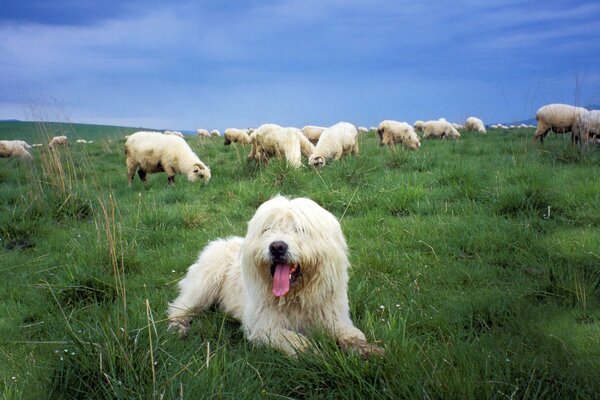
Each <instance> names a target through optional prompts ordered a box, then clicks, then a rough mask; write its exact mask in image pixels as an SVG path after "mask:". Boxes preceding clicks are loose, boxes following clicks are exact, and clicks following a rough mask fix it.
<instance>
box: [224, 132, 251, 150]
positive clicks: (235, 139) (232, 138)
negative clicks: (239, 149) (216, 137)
mask: <svg viewBox="0 0 600 400" xmlns="http://www.w3.org/2000/svg"><path fill="white" fill-rule="evenodd" d="M223 137H224V138H225V146H228V145H230V144H231V143H243V144H250V135H249V134H248V131H246V130H244V129H237V128H227V129H225V133H224V134H223Z"/></svg>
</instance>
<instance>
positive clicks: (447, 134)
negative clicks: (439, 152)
mask: <svg viewBox="0 0 600 400" xmlns="http://www.w3.org/2000/svg"><path fill="white" fill-rule="evenodd" d="M420 126H421V130H422V132H423V139H436V138H439V139H446V138H449V139H458V138H460V133H458V131H457V130H456V129H455V128H454V127H453V126H452V125H450V123H448V122H442V121H427V122H423V123H422V124H420Z"/></svg>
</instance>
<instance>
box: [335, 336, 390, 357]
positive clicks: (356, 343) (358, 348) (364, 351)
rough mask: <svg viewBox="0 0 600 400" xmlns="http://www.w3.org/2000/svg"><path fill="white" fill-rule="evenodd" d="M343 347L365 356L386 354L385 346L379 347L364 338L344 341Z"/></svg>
mask: <svg viewBox="0 0 600 400" xmlns="http://www.w3.org/2000/svg"><path fill="white" fill-rule="evenodd" d="M342 347H343V348H344V349H347V350H350V351H351V352H354V353H356V354H358V355H359V356H361V357H364V358H367V357H371V356H379V357H383V355H384V354H385V350H384V349H383V347H379V346H377V345H375V344H372V343H369V342H367V341H366V340H362V339H351V340H345V341H344V342H342Z"/></svg>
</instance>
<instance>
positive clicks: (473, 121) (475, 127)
mask: <svg viewBox="0 0 600 400" xmlns="http://www.w3.org/2000/svg"><path fill="white" fill-rule="evenodd" d="M465 129H466V130H467V131H469V132H471V131H476V132H479V133H486V131H485V126H484V125H483V121H482V120H480V119H479V118H476V117H469V118H467V120H466V121H465Z"/></svg>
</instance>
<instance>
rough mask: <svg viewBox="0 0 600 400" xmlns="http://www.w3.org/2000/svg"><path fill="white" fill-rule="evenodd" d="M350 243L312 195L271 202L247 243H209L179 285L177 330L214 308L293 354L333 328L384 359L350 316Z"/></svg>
mask: <svg viewBox="0 0 600 400" xmlns="http://www.w3.org/2000/svg"><path fill="white" fill-rule="evenodd" d="M349 266H350V264H349V261H348V256H347V246H346V241H345V239H344V235H343V234H342V230H341V228H340V224H339V223H338V221H337V220H336V218H335V217H334V216H333V215H332V214H330V213H329V212H328V211H326V210H325V209H323V208H321V207H320V206H319V205H318V204H317V203H315V202H314V201H312V200H310V199H306V198H297V199H293V200H290V199H287V198H285V197H282V196H277V197H275V198H273V199H271V200H269V201H267V202H265V203H263V204H262V205H261V206H260V207H259V208H258V210H257V211H256V213H255V214H254V217H253V218H252V219H251V220H250V222H249V223H248V232H247V234H246V237H245V238H241V237H232V238H228V239H218V240H215V241H213V242H211V243H209V244H208V245H207V246H206V247H205V248H204V250H203V251H202V252H201V253H200V256H199V258H198V260H197V261H196V262H195V263H194V264H193V265H192V266H191V267H190V268H189V269H188V272H187V275H186V276H185V278H184V279H183V280H181V282H179V289H180V293H179V296H178V297H177V298H176V299H175V301H173V302H172V303H171V304H170V306H169V310H168V315H169V319H170V325H169V328H170V329H176V330H179V332H180V333H182V334H186V333H187V332H188V330H189V326H190V322H191V316H192V315H193V314H195V313H197V312H199V311H202V310H204V309H206V308H208V307H210V306H211V305H213V304H218V305H219V306H220V307H221V308H222V309H223V310H224V311H225V312H227V313H229V314H231V315H233V316H234V317H235V318H237V319H239V320H240V321H241V323H242V327H243V330H244V333H245V335H246V337H247V338H248V340H250V341H251V342H253V343H257V344H264V345H271V346H273V347H275V348H277V349H279V350H281V351H283V352H284V353H286V354H288V355H294V354H296V352H297V351H301V350H303V349H305V348H306V347H307V346H309V342H308V341H307V340H306V337H305V336H303V335H304V334H305V333H308V332H310V331H311V329H314V328H321V329H325V331H326V332H327V333H328V334H330V335H331V336H332V337H334V338H335V339H336V340H337V342H338V343H339V345H340V346H341V347H342V348H344V349H353V350H355V351H357V352H358V353H359V354H361V355H363V356H366V355H369V354H379V355H382V354H383V349H382V348H380V347H378V346H375V345H373V344H369V343H368V342H367V340H366V338H365V335H364V334H363V333H362V332H361V331H360V330H359V329H357V328H356V327H355V326H354V325H353V323H352V320H351V319H350V311H349V307H348V295H347V284H348V268H349Z"/></svg>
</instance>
